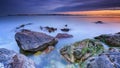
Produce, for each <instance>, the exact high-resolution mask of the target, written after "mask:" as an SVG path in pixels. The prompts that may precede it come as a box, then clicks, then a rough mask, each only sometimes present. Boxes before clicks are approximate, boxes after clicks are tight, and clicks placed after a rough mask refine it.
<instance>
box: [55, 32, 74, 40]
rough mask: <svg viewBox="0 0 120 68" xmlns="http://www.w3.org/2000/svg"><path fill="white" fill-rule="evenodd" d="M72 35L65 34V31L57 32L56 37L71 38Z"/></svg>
mask: <svg viewBox="0 0 120 68" xmlns="http://www.w3.org/2000/svg"><path fill="white" fill-rule="evenodd" d="M72 37H73V35H70V34H67V33H58V34H57V36H56V38H58V39H62V38H72Z"/></svg>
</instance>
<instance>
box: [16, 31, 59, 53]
mask: <svg viewBox="0 0 120 68" xmlns="http://www.w3.org/2000/svg"><path fill="white" fill-rule="evenodd" d="M15 40H16V41H17V44H18V46H19V47H20V48H21V49H22V50H24V51H32V52H36V51H43V50H45V49H46V48H48V46H55V45H56V43H57V42H58V41H57V39H56V38H54V37H52V36H49V35H47V34H45V33H40V32H34V31H30V30H26V29H23V30H21V32H17V33H16V34H15Z"/></svg>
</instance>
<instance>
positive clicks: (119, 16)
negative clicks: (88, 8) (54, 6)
mask: <svg viewBox="0 0 120 68" xmlns="http://www.w3.org/2000/svg"><path fill="white" fill-rule="evenodd" d="M7 16H80V17H109V18H113V17H115V18H116V17H118V18H120V15H87V14H8V15H7Z"/></svg>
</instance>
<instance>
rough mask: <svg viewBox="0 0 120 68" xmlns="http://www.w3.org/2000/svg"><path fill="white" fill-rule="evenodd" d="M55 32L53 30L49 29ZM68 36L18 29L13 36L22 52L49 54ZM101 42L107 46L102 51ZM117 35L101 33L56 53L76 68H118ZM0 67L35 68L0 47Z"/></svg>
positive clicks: (118, 34) (25, 60)
mask: <svg viewBox="0 0 120 68" xmlns="http://www.w3.org/2000/svg"><path fill="white" fill-rule="evenodd" d="M50 29H52V30H53V29H55V28H50ZM71 37H73V36H72V35H70V34H66V33H58V34H57V35H56V37H52V36H50V35H47V34H45V33H41V32H35V31H31V30H27V29H22V30H21V31H20V32H17V33H16V34H15V40H16V42H17V44H18V46H19V47H20V49H21V50H23V51H26V52H37V51H44V50H46V51H50V50H53V48H54V46H55V45H56V44H57V42H58V39H61V38H71ZM103 43H105V44H107V45H109V46H110V47H111V46H112V48H110V49H109V50H105V49H104V45H103ZM113 47H120V33H116V34H104V35H100V36H97V37H95V38H94V39H85V40H82V41H79V42H75V43H74V44H71V45H68V46H64V47H63V48H62V49H61V50H60V54H61V55H62V56H63V57H64V58H65V59H66V60H67V61H68V62H70V63H79V65H80V68H120V59H119V58H120V50H119V48H113ZM0 68H35V65H34V62H33V61H32V60H30V59H29V58H27V57H25V56H24V55H22V54H18V53H15V52H14V51H11V50H7V49H4V48H0Z"/></svg>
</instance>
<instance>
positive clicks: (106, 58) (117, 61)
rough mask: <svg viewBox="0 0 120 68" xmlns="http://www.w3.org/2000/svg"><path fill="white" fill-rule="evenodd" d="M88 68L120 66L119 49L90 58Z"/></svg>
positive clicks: (118, 67)
mask: <svg viewBox="0 0 120 68" xmlns="http://www.w3.org/2000/svg"><path fill="white" fill-rule="evenodd" d="M86 68H120V52H119V51H118V50H117V49H113V50H111V49H110V50H109V51H108V52H105V53H101V54H99V56H95V57H94V58H90V59H89V61H88V63H87V67H86Z"/></svg>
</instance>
